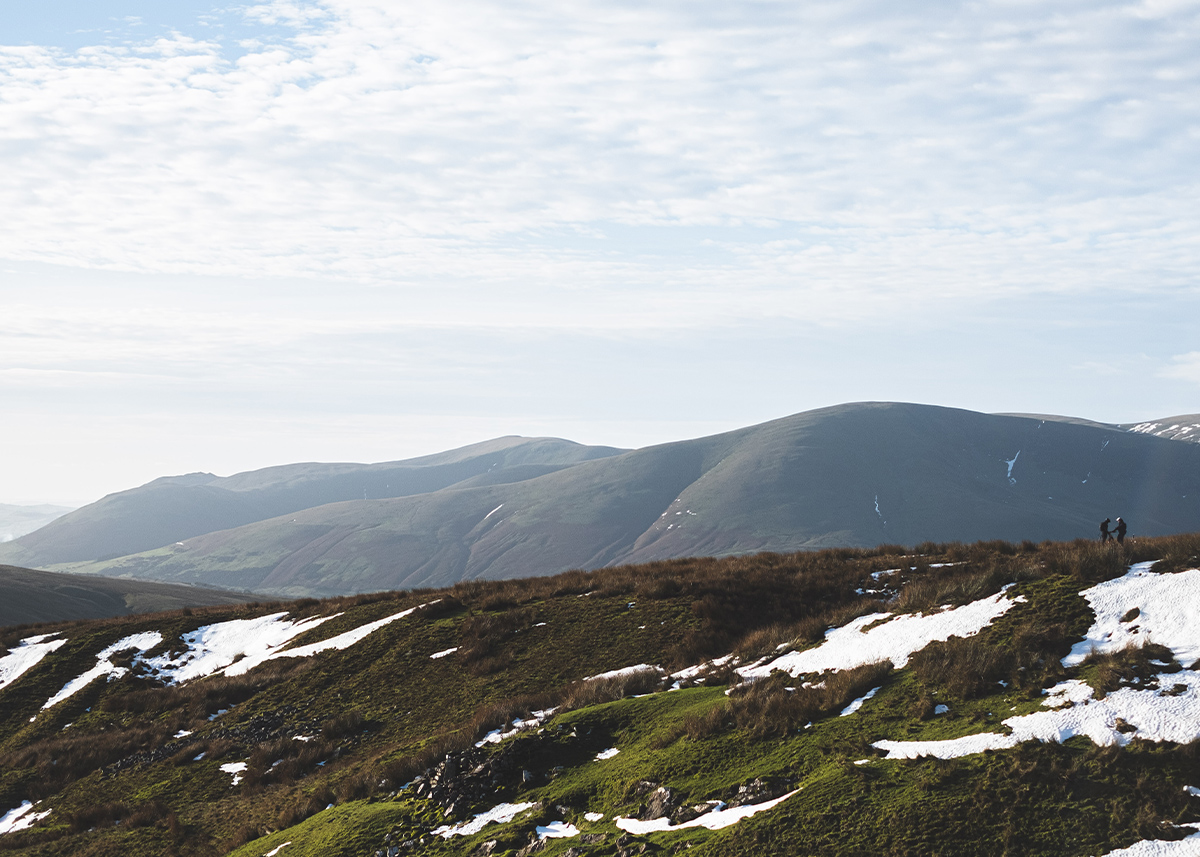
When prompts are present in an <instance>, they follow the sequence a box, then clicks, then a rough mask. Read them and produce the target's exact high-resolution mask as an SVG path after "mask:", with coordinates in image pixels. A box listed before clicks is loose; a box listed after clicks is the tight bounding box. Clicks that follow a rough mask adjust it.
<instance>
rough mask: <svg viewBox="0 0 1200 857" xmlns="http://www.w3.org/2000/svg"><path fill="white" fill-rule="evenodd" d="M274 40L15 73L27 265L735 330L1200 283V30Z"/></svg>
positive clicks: (452, 18) (335, 25)
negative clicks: (754, 322) (327, 282)
mask: <svg viewBox="0 0 1200 857" xmlns="http://www.w3.org/2000/svg"><path fill="white" fill-rule="evenodd" d="M249 15H250V17H251V18H252V19H253V21H257V22H259V23H263V24H269V25H271V26H272V27H275V28H279V27H284V28H287V29H284V30H278V29H264V30H263V32H262V33H261V34H260V35H259V38H258V40H257V41H256V42H253V43H251V42H248V43H247V44H248V45H249V47H248V48H247V50H246V53H244V54H243V55H242V56H240V57H238V58H236V59H230V58H229V57H228V56H227V55H226V52H225V50H224V48H223V47H222V46H221V45H220V44H218V43H216V42H212V41H208V40H205V39H202V38H195V37H193V36H192V35H188V34H185V33H179V34H176V35H174V36H172V37H170V38H161V39H158V40H156V41H153V42H149V43H137V42H130V43H125V44H120V43H118V44H110V45H106V46H101V47H95V48H89V49H85V50H79V51H74V52H63V51H58V50H52V49H48V48H37V47H25V48H5V49H2V50H0V158H2V159H3V163H4V165H5V170H4V171H3V174H2V175H0V206H3V208H4V210H5V211H8V212H10V213H15V216H13V217H11V218H10V220H9V222H8V224H6V225H7V227H8V228H6V230H5V231H4V234H3V235H0V256H3V257H6V258H9V259H15V260H28V261H39V262H50V263H55V264H63V265H72V266H78V267H88V268H105V269H114V270H127V271H143V272H162V273H171V274H182V273H197V274H206V275H214V276H251V277H308V278H313V277H316V278H334V279H335V280H339V279H340V280H352V281H355V282H365V283H374V284H379V285H383V286H388V287H396V288H401V289H407V290H409V291H410V292H411V291H412V290H414V289H417V288H419V289H422V290H430V289H432V290H451V291H452V290H454V289H465V290H467V292H469V293H471V294H476V295H487V294H489V293H494V292H500V293H504V294H508V295H513V296H516V297H517V298H518V299H520V298H521V297H522V296H523V297H524V298H525V301H526V304H534V303H536V302H537V301H538V300H539V299H541V298H543V297H544V296H545V295H547V294H556V295H560V296H561V295H567V296H570V297H571V298H572V299H574V298H577V297H579V296H581V295H592V296H594V297H593V298H592V300H593V302H600V303H603V302H604V300H605V299H604V298H603V297H602V296H603V295H615V296H616V297H617V298H618V299H619V300H626V299H627V297H628V296H629V295H630V294H639V295H646V294H652V295H655V296H659V297H658V299H660V300H662V301H664V303H671V302H676V301H677V300H678V299H680V298H688V297H691V296H694V295H696V294H698V293H699V294H702V295H716V296H719V297H716V298H713V300H714V301H715V302H716V303H717V304H719V305H720V306H719V308H718V309H717V310H716V311H715V313H714V317H722V316H724V317H727V316H728V314H729V313H730V311H731V309H733V310H734V311H735V313H736V314H737V315H738V317H746V316H750V317H763V316H776V315H780V314H782V315H811V314H813V313H818V314H828V315H829V316H831V317H838V316H845V317H860V316H861V315H862V314H864V313H870V312H872V311H876V312H880V313H885V314H886V313H887V312H891V311H894V310H895V309H897V308H901V307H906V306H911V305H912V304H913V303H922V302H930V301H940V300H945V299H953V300H973V299H976V298H978V297H981V296H983V297H994V296H996V295H1004V294H1020V293H1029V292H1038V291H1064V292H1070V293H1081V292H1086V291H1087V290H1089V289H1096V288H1100V289H1127V290H1144V291H1148V292H1153V291H1154V290H1156V289H1159V288H1176V287H1181V286H1190V284H1191V283H1194V282H1195V279H1196V274H1197V259H1196V258H1195V253H1194V238H1195V236H1196V234H1197V231H1198V226H1200V223H1198V222H1197V216H1198V215H1197V213H1196V210H1195V205H1194V200H1195V198H1196V196H1197V191H1198V188H1197V186H1196V182H1195V181H1193V180H1190V179H1188V178H1187V177H1188V176H1192V175H1194V169H1193V167H1192V165H1193V164H1194V163H1195V160H1196V156H1197V154H1198V153H1197V151H1196V149H1197V141H1196V139H1195V136H1194V134H1193V133H1192V131H1191V130H1190V129H1192V128H1194V127H1195V126H1196V123H1197V120H1198V118H1200V117H1198V115H1197V114H1198V113H1200V104H1197V103H1196V101H1195V99H1194V98H1192V93H1194V91H1195V88H1196V84H1197V82H1198V81H1197V78H1198V76H1200V65H1198V64H1197V63H1196V62H1195V59H1194V58H1195V56H1196V55H1197V54H1198V52H1197V48H1200V44H1198V41H1200V40H1198V35H1200V23H1198V11H1197V6H1196V4H1194V3H1182V2H1180V3H1165V2H1155V3H1146V4H1142V5H1129V4H1124V3H1101V4H1075V5H1066V6H1063V5H1056V6H1052V7H1049V6H1037V5H1033V4H1013V3H1002V2H992V3H983V4H970V5H967V4H958V3H935V4H926V5H925V6H920V7H912V6H895V4H886V3H882V2H855V3H844V2H838V3H833V2H825V3H812V4H801V5H798V6H797V5H793V4H776V3H756V4H743V5H740V6H732V7H730V6H728V5H726V4H704V3H665V4H654V5H653V6H652V7H646V6H644V5H638V4H613V3H609V2H605V3H600V2H582V3H578V4H568V5H566V6H563V5H561V4H560V5H558V6H547V5H545V4H532V3H505V4H499V3H495V2H483V0H467V2H459V3H454V4H442V5H436V6H435V7H431V8H421V9H416V8H412V7H411V5H409V6H403V5H401V6H398V5H396V4H390V3H380V2H373V0H330V2H326V3H319V4H318V3H296V2H275V3H270V4H264V5H259V6H254V7H251V9H250V10H249ZM197 32H202V28H198V29H197ZM280 33H284V34H286V35H280ZM629 229H651V230H652V231H654V232H655V234H657V235H659V236H661V240H662V246H660V247H649V248H645V247H643V248H641V249H640V250H633V249H630V248H629V247H628V245H627V243H626V242H625V241H624V240H622V238H621V236H624V235H627V230H629ZM700 233H704V234H705V235H706V236H707V238H706V240H707V242H708V243H702V242H701V241H699V240H696V241H694V242H693V240H692V239H693V237H694V236H696V235H698V234H700ZM610 236H611V237H610ZM714 248H715V249H714ZM716 250H719V251H720V252H716ZM653 300H654V298H651V301H652V302H653ZM702 300H703V299H702ZM583 306H584V307H585V308H586V307H588V306H590V304H589V303H588V301H587V300H584V301H583ZM581 314H586V311H585V312H583V313H581ZM451 315H452V313H451Z"/></svg>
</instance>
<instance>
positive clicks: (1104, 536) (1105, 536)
mask: <svg viewBox="0 0 1200 857" xmlns="http://www.w3.org/2000/svg"><path fill="white" fill-rule="evenodd" d="M1110 523H1112V519H1111V518H1105V519H1104V520H1103V521H1101V522H1100V544H1104V543H1105V542H1106V541H1108V540H1109V539H1111V538H1112V533H1110V532H1109V531H1108V525H1109V524H1110Z"/></svg>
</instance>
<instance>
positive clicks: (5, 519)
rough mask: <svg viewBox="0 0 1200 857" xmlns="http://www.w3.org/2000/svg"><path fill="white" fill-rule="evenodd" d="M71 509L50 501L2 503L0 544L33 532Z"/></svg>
mask: <svg viewBox="0 0 1200 857" xmlns="http://www.w3.org/2000/svg"><path fill="white" fill-rule="evenodd" d="M70 511H71V507H70V506H54V505H50V504H48V503H43V504H40V505H36V506H14V505H11V504H8V503H0V544H2V543H4V542H10V541H12V540H13V539H15V538H18V537H19V536H23V535H25V534H26V533H32V532H33V531H34V530H36V529H39V528H40V527H44V526H46V524H48V523H50V522H51V521H53V520H54V519H55V518H61V517H62V516H63V515H65V514H67V512H70Z"/></svg>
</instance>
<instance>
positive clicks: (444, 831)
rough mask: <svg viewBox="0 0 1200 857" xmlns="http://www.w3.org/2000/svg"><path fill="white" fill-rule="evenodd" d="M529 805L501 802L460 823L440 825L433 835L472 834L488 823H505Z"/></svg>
mask: <svg viewBox="0 0 1200 857" xmlns="http://www.w3.org/2000/svg"><path fill="white" fill-rule="evenodd" d="M531 806H533V804H531V803H502V804H500V805H498V806H494V807H492V808H491V809H489V810H488V811H487V812H481V813H479V814H478V815H477V816H475V817H474V818H473V819H471V820H470V821H464V822H463V823H462V824H455V825H453V826H451V825H449V824H445V825H442V826H441V827H439V828H438V829H437V830H435V831H433V835H434V836H440V837H442V838H443V839H449V838H450V837H451V836H474V835H475V834H476V833H478V832H479V831H481V830H483V828H485V827H486V826H487V825H489V824H492V823H495V824H507V823H508V822H510V821H512V820H513V819H514V818H516V817H517V816H518V815H520V814H521V813H522V812H524V811H525V810H527V809H529V808H530V807H531Z"/></svg>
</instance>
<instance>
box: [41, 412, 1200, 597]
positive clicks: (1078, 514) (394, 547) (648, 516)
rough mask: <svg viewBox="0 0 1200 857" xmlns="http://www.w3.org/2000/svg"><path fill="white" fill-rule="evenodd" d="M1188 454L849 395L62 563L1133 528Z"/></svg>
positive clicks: (192, 567)
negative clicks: (580, 457) (710, 430)
mask: <svg viewBox="0 0 1200 857" xmlns="http://www.w3.org/2000/svg"><path fill="white" fill-rule="evenodd" d="M1197 486H1200V446H1197V445H1193V444H1182V443H1177V442H1173V441H1169V440H1164V439H1160V438H1157V437H1151V436H1145V435H1141V434H1133V433H1128V432H1124V431H1120V430H1118V429H1105V428H1099V427H1094V426H1088V425H1074V424H1070V423H1063V422H1053V421H1046V420H1040V419H1032V418H1020V417H1002V416H993V415H986V414H978V413H974V412H971V411H962V410H956V409H951V408H937V407H930V406H922V405H902V404H888V403H862V404H856V405H844V406H840V407H836V408H826V409H822V410H818V411H811V412H807V413H804V414H798V415H795V416H792V417H787V418H784V419H780V420H775V421H772V422H769V423H764V424H762V425H759V426H753V427H750V428H746V429H740V430H738V431H734V432H728V433H725V434H720V435H714V436H712V437H707V438H700V439H697V440H691V441H682V442H678V443H671V444H664V445H661V446H655V447H648V448H645V449H640V450H634V451H632V452H626V453H623V454H620V455H613V456H610V457H606V458H602V459H597V460H593V461H587V462H583V463H580V464H576V465H574V466H571V467H568V468H563V469H560V470H557V471H556V472H554V473H549V474H546V475H543V476H539V477H537V478H533V479H526V480H523V481H519V482H512V483H508V484H503V485H486V486H475V487H452V488H449V489H443V490H439V491H435V492H431V493H428V494H422V495H414V496H409V497H402V498H394V499H387V500H367V501H362V500H356V501H352V502H344V503H337V504H331V505H327V506H322V507H317V508H312V509H306V510H303V511H300V512H296V513H294V514H289V515H286V516H283V517H278V518H273V519H269V520H265V521H260V522H256V523H254V524H250V525H247V526H243V527H238V528H234V529H230V530H225V531H220V532H215V533H209V534H206V535H203V536H198V537H196V538H193V539H189V540H186V541H184V543H183V544H181V545H173V546H170V547H166V548H161V549H158V550H155V551H149V552H144V553H140V554H137V555H133V556H128V557H121V558H118V559H115V560H111V561H108V562H102V563H89V564H78V565H72V566H63V568H70V569H71V570H78V571H88V572H98V573H103V574H109V575H118V576H123V575H128V576H134V577H143V578H152V579H158V580H171V581H180V582H183V581H189V582H200V581H203V582H207V583H209V584H210V585H217V586H224V587H229V588H246V589H253V590H256V591H262V592H268V593H275V594H279V595H289V596H297V595H304V594H314V595H332V594H336V593H344V592H361V591H370V590H381V589H390V588H395V587H412V586H436V585H446V584H449V583H452V582H454V581H456V580H464V579H467V580H472V579H477V578H493V579H496V578H511V577H524V576H528V575H534V574H550V573H554V572H558V571H562V570H565V569H568V568H598V567H602V566H606V565H615V564H620V563H624V562H645V561H649V560H656V559H668V558H673V557H683V556H695V555H710V556H723V555H733V554H740V553H748V552H754V551H764V550H771V551H791V550H798V549H815V548H821V547H829V546H866V545H873V544H879V543H881V542H894V543H907V544H916V543H920V542H923V541H974V540H978V539H1006V540H1012V541H1022V540H1033V541H1041V540H1044V539H1064V538H1074V537H1077V536H1091V535H1092V534H1093V532H1094V531H1095V529H1096V526H1097V523H1098V522H1099V521H1100V520H1102V519H1103V518H1105V517H1116V516H1117V515H1122V516H1124V517H1125V518H1126V519H1127V520H1128V521H1130V522H1131V527H1132V530H1131V532H1132V534H1133V535H1139V536H1145V535H1160V534H1167V533H1172V532H1183V531H1187V530H1188V529H1189V528H1191V527H1192V526H1194V522H1195V521H1196V520H1197V519H1200V490H1197Z"/></svg>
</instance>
